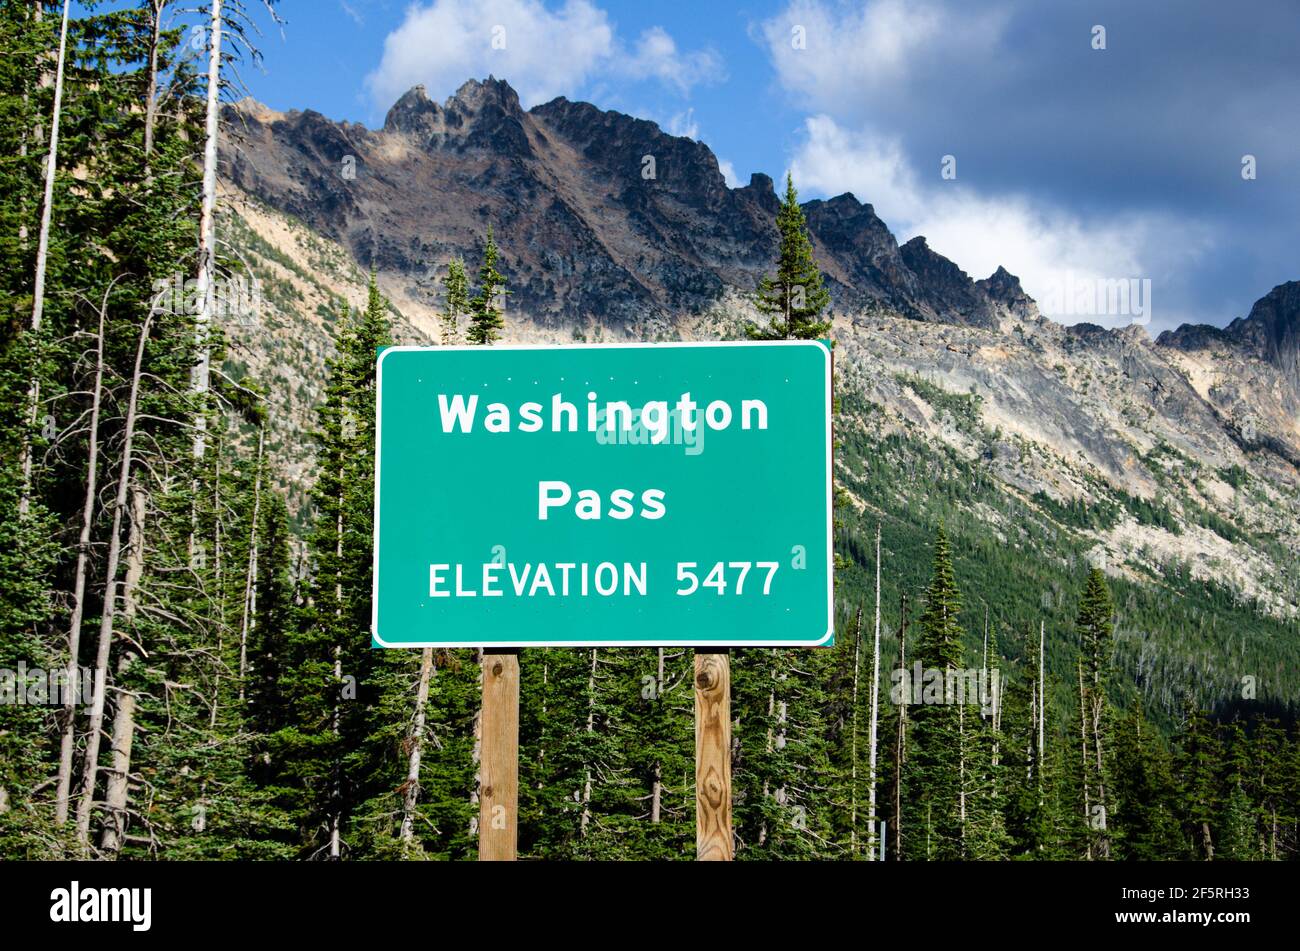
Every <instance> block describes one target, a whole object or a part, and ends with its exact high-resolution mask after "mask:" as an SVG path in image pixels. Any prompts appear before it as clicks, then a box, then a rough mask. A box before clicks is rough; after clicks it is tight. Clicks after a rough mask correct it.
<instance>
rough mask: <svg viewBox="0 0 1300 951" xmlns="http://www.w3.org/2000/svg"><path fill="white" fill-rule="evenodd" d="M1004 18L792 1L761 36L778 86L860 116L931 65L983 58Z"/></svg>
mask: <svg viewBox="0 0 1300 951" xmlns="http://www.w3.org/2000/svg"><path fill="white" fill-rule="evenodd" d="M1008 16H1009V14H1008V11H1007V9H1006V8H1005V7H1004V5H1002V4H998V5H995V6H992V7H987V6H986V7H984V8H983V9H980V10H978V11H972V10H970V9H968V8H963V7H960V6H956V5H950V4H948V3H945V2H941V0H871V2H867V3H853V4H849V3H845V2H839V3H833V4H828V3H822V2H819V0H794V2H792V3H790V4H789V5H788V6H787V7H786V9H785V10H784V11H783V12H782V13H780V14H778V15H777V16H775V17H773V18H772V19H770V20H768V21H766V22H765V23H764V24H763V25H762V26H761V27H760V30H759V32H760V34H761V37H760V38H761V39H762V41H763V42H764V43H765V44H766V45H767V48H768V54H769V56H770V57H771V60H772V64H773V66H774V67H775V68H776V72H777V79H778V81H779V82H780V84H781V86H782V87H784V88H785V89H786V90H787V91H789V92H791V93H793V94H795V95H796V96H797V97H798V98H800V99H801V100H802V101H804V102H805V104H807V105H808V106H810V107H811V108H813V109H817V110H825V111H832V112H837V113H854V114H861V113H865V112H866V111H868V110H869V109H870V107H871V104H872V102H873V101H875V100H877V99H878V98H880V97H886V96H892V95H893V94H894V93H895V92H896V91H897V89H898V88H899V87H900V86H902V85H904V84H905V83H907V82H908V81H909V80H911V79H912V78H914V77H915V76H917V75H918V74H924V73H925V72H926V70H927V69H929V68H930V67H931V65H932V64H933V63H936V62H943V63H945V65H950V64H951V63H952V61H954V60H957V59H972V58H975V57H977V56H978V57H980V58H984V59H986V58H987V57H988V55H989V50H990V49H991V48H993V47H994V46H996V45H997V43H998V41H999V38H1000V37H1001V35H1002V33H1003V30H1004V28H1005V26H1006V22H1007V19H1008ZM797 28H801V29H802V33H801V34H799V36H797V35H796V29H797ZM800 38H801V40H802V46H800V45H799V43H798V42H797V40H798V39H800Z"/></svg>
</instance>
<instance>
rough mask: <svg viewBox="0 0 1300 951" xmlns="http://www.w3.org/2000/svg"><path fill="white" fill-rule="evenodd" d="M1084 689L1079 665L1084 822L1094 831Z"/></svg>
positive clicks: (1081, 667)
mask: <svg viewBox="0 0 1300 951" xmlns="http://www.w3.org/2000/svg"><path fill="white" fill-rule="evenodd" d="M1085 697H1086V694H1085V693H1084V689H1083V664H1082V662H1081V663H1080V664H1079V734H1080V740H1081V748H1082V751H1083V774H1082V775H1083V821H1084V824H1085V825H1086V826H1087V828H1088V829H1089V830H1091V829H1092V798H1091V796H1090V794H1089V793H1090V789H1089V784H1088V710H1087V704H1086V703H1085ZM1087 855H1088V858H1089V859H1091V858H1092V833H1091V831H1089V834H1088V851H1087Z"/></svg>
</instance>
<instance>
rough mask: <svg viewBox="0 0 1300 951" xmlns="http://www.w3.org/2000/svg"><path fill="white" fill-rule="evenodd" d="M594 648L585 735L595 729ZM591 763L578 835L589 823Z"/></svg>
mask: <svg viewBox="0 0 1300 951" xmlns="http://www.w3.org/2000/svg"><path fill="white" fill-rule="evenodd" d="M596 656H597V655H596V648H594V647H593V648H592V649H591V671H590V673H589V674H588V675H587V735H588V736H591V734H592V733H594V732H595V731H596ZM591 773H592V765H591V763H587V764H586V776H585V778H584V779H583V783H582V819H581V820H580V821H579V824H578V835H580V836H585V835H586V834H587V826H588V825H589V824H590V823H591Z"/></svg>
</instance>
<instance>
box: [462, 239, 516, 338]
mask: <svg viewBox="0 0 1300 951" xmlns="http://www.w3.org/2000/svg"><path fill="white" fill-rule="evenodd" d="M498 255H499V252H498V250H497V243H496V239H495V237H493V234H492V228H491V226H490V225H489V226H488V233H487V243H486V244H485V245H484V247H483V264H482V265H481V266H480V267H479V270H478V294H476V295H475V296H474V299H473V301H471V302H470V310H469V330H468V332H467V333H466V334H465V336H466V337H467V339H468V340H469V342H470V343H473V344H478V345H480V346H485V345H488V344H491V343H493V342H494V341H496V340H500V339H501V330H502V328H504V327H505V325H506V320H505V309H504V308H505V297H506V295H507V294H509V293H510V292H509V291H507V290H506V289H505V288H506V279H505V275H503V274H502V273H501V272H500V271H499V270H497V258H498Z"/></svg>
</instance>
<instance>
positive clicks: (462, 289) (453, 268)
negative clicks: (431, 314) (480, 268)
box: [441, 258, 470, 346]
mask: <svg viewBox="0 0 1300 951" xmlns="http://www.w3.org/2000/svg"><path fill="white" fill-rule="evenodd" d="M442 283H443V286H444V287H445V288H446V302H445V305H444V306H445V308H446V309H445V310H443V312H442V317H441V325H442V326H441V330H442V344H443V346H449V345H451V344H454V343H457V342H458V341H459V340H460V318H461V315H462V314H466V313H469V310H470V300H469V283H468V281H467V279H466V277H465V263H464V262H463V261H461V260H460V258H452V259H451V261H450V262H449V263H448V264H447V276H446V277H444V278H443V279H442Z"/></svg>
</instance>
